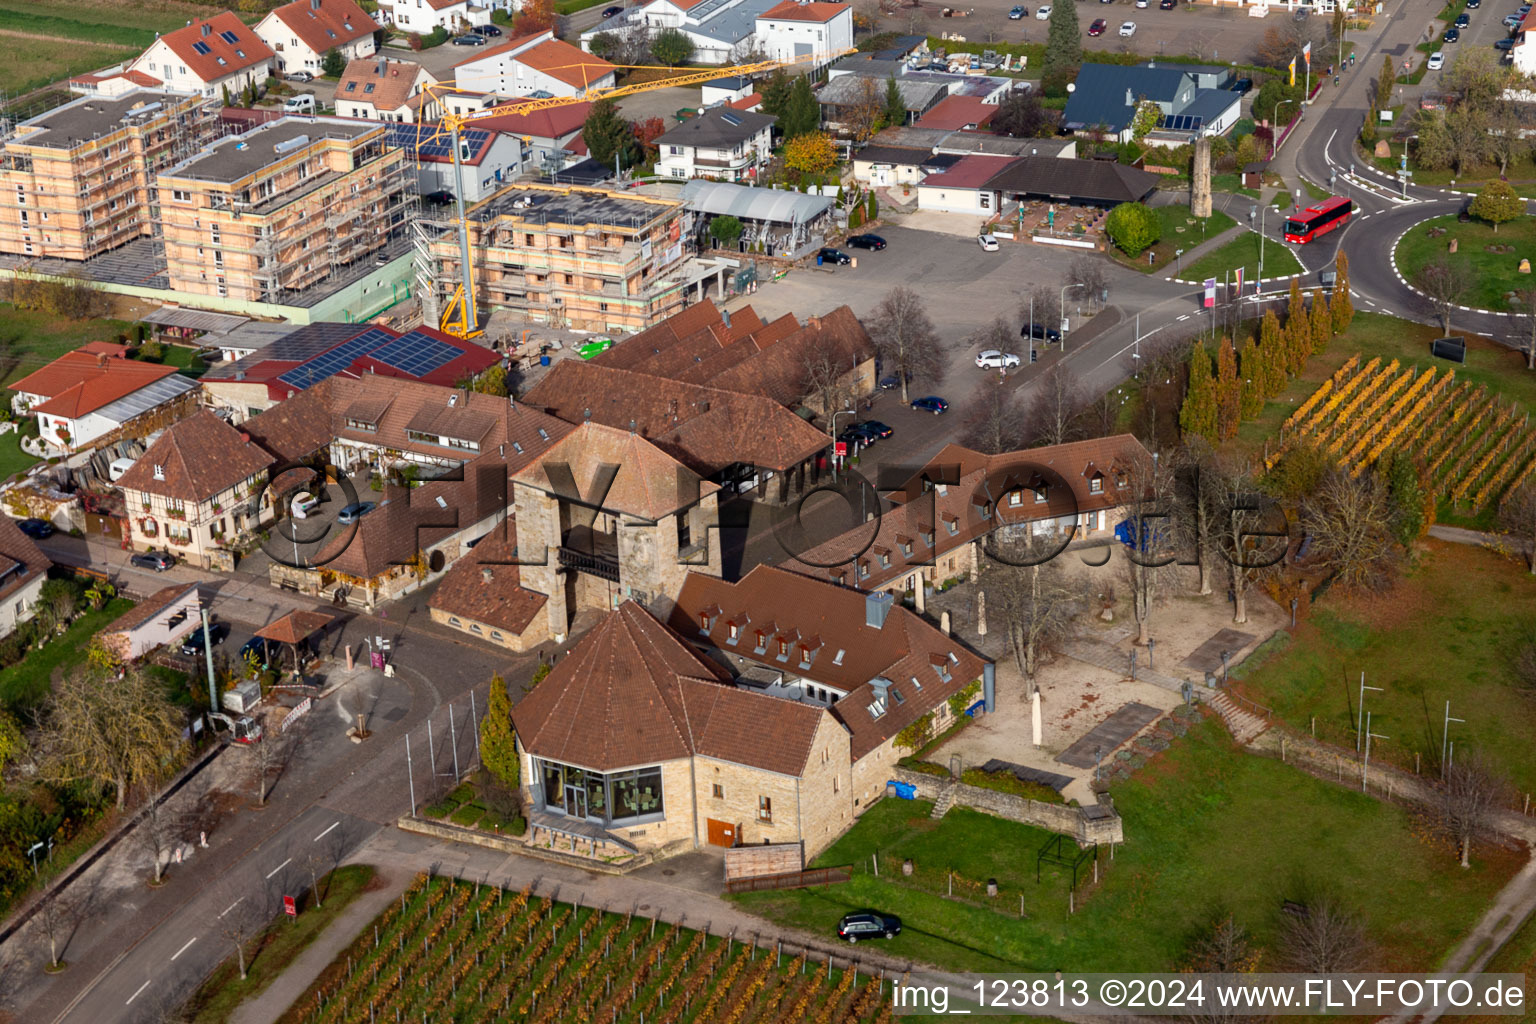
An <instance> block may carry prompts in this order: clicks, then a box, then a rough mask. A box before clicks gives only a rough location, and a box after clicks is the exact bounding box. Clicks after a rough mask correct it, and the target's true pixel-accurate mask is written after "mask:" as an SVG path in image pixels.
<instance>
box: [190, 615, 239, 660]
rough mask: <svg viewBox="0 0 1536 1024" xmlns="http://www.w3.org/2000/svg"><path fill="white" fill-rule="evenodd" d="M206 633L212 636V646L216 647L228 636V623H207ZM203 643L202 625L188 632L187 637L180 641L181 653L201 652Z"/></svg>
mask: <svg viewBox="0 0 1536 1024" xmlns="http://www.w3.org/2000/svg"><path fill="white" fill-rule="evenodd" d="M208 634H209V635H210V636H211V637H212V638H213V646H215V647H218V646H219V645H220V644H222V643H223V642H224V639H225V638H226V637H228V636H229V624H228V623H226V622H213V623H209V625H208ZM203 643H204V640H203V627H202V626H198V627H197V628H196V629H194V630H193V631H192V632H190V633H188V634H187V638H186V639H185V640H183V641H182V642H181V653H182V654H202V653H203Z"/></svg>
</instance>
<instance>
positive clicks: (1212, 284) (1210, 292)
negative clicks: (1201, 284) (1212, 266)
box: [1205, 277, 1216, 309]
mask: <svg viewBox="0 0 1536 1024" xmlns="http://www.w3.org/2000/svg"><path fill="white" fill-rule="evenodd" d="M1215 305H1216V279H1215V278H1214V277H1208V278H1206V279H1205V308H1206V309H1211V308H1213V307H1214V306H1215Z"/></svg>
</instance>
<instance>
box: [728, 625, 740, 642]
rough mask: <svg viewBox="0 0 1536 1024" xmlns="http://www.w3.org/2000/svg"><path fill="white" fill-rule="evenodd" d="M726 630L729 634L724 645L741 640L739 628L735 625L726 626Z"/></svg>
mask: <svg viewBox="0 0 1536 1024" xmlns="http://www.w3.org/2000/svg"><path fill="white" fill-rule="evenodd" d="M727 628H728V629H729V630H730V633H729V635H728V636H727V637H726V638H725V642H726V643H728V644H734V643H735V642H736V641H737V640H739V639H741V627H740V626H738V625H736V623H734V622H732V623H729V624H728V627H727Z"/></svg>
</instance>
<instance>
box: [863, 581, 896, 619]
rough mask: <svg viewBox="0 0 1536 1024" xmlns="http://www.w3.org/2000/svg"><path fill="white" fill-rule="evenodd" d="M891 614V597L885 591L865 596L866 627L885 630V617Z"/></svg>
mask: <svg viewBox="0 0 1536 1024" xmlns="http://www.w3.org/2000/svg"><path fill="white" fill-rule="evenodd" d="M889 614H891V595H890V594H888V593H886V592H885V591H883V590H880V591H876V592H875V593H873V594H865V595H864V625H866V626H873V627H875V628H876V629H884V628H885V617H886V616H887V615H889Z"/></svg>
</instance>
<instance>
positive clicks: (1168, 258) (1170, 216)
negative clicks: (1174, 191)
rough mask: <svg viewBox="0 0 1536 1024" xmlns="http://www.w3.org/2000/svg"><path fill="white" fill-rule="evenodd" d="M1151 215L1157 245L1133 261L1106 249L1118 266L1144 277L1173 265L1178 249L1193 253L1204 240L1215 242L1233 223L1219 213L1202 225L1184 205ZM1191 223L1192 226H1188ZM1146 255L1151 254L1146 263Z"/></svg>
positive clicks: (1158, 208) (1159, 209) (1154, 209)
mask: <svg viewBox="0 0 1536 1024" xmlns="http://www.w3.org/2000/svg"><path fill="white" fill-rule="evenodd" d="M1152 212H1153V213H1155V214H1157V220H1158V223H1159V224H1160V225H1161V226H1162V237H1161V238H1159V239H1158V241H1157V244H1155V245H1153V246H1152V247H1151V248H1150V249H1148V250H1146V252H1143V253H1142V254H1141V255H1140V256H1137V257H1135V258H1134V259H1132V258H1131V257H1129V256H1127V255H1125V253H1123V252H1121V251H1120V250H1118V249H1115V248H1111V249H1110V254H1111V255H1112V256H1114V258H1115V259H1116V260H1118V261H1119V262H1120V263H1122V264H1123V265H1125V266H1127V267H1133V268H1134V269H1136V270H1139V271H1141V272H1142V273H1144V274H1151V273H1156V272H1157V271H1160V270H1162V269H1163V268H1165V267H1167V266H1168V265H1169V264H1170V263H1172V262H1173V261H1174V253H1175V252H1177V251H1178V250H1179V249H1186V250H1188V249H1193V248H1194V247H1195V246H1197V245H1199V244H1200V243H1201V242H1203V241H1204V240H1205V239H1207V238H1215V237H1216V236H1217V235H1219V234H1221V233H1222V232H1223V231H1225V230H1227V229H1228V228H1230V227H1232V226H1233V225H1234V224H1235V223H1237V222H1236V221H1234V220H1233V219H1232V218H1231V217H1228V216H1227V215H1226V214H1224V213H1222V212H1221V211H1220V210H1212V211H1211V215H1210V216H1209V217H1207V218H1205V220H1204V222H1203V223H1202V222H1201V220H1200V219H1199V218H1197V217H1193V216H1192V215H1191V214H1190V212H1189V206H1188V205H1187V204H1184V205H1177V206H1154V207H1152ZM1192 220H1193V221H1194V223H1190V221H1192ZM1147 253H1151V254H1152V258H1151V259H1150V260H1149V259H1148V258H1147Z"/></svg>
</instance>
